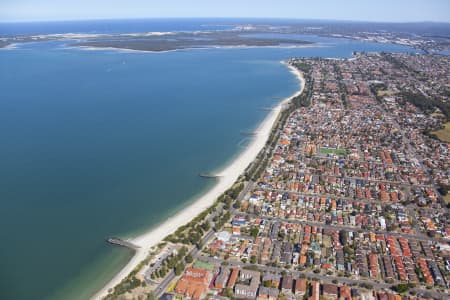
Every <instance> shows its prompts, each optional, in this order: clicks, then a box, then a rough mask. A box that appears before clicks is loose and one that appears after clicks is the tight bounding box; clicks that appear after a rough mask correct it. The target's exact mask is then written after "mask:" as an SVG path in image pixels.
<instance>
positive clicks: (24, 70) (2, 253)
mask: <svg viewBox="0 0 450 300" xmlns="http://www.w3.org/2000/svg"><path fill="white" fill-rule="evenodd" d="M321 42H322V43H323V41H321ZM355 50H358V51H407V50H408V49H407V48H403V47H399V46H392V45H379V44H370V43H359V42H352V41H342V42H336V41H335V40H330V41H329V43H326V44H323V45H322V46H321V47H310V48H299V49H280V48H264V49H256V48H254V49H211V50H190V51H177V52H168V53H154V54H151V53H135V52H133V53H132V52H120V51H84V50H78V49H68V48H65V47H64V46H63V45H62V44H61V43H39V44H29V45H25V46H22V47H19V48H18V49H15V50H2V51H0V87H1V98H0V137H1V139H2V145H1V147H0V182H1V188H0V203H1V205H2V209H1V210H0V239H1V241H2V243H1V245H2V246H1V247H0V296H1V298H2V299H30V298H33V299H45V298H54V299H61V298H64V299H85V298H86V297H88V295H90V294H92V293H93V292H95V290H96V289H97V288H99V287H101V286H102V285H103V284H104V283H105V282H107V281H108V280H109V279H110V278H111V277H112V276H113V275H114V273H115V272H116V271H117V270H118V269H120V267H121V266H123V265H124V264H125V262H126V261H127V259H129V255H130V253H128V252H127V251H125V250H122V249H117V248H114V247H111V246H108V245H107V244H106V243H105V242H104V239H105V238H106V237H108V236H121V237H129V236H134V235H136V234H138V233H140V232H143V231H145V230H147V229H149V228H151V227H152V226H154V225H155V224H158V223H159V222H161V221H163V220H164V219H166V218H167V217H168V216H170V215H172V214H174V213H175V212H176V211H178V210H180V209H182V208H183V207H184V206H186V205H187V204H188V203H189V201H190V200H192V199H193V197H194V196H195V195H198V194H200V193H202V192H204V191H205V190H207V189H208V188H209V187H210V186H211V185H212V184H213V182H212V181H208V180H204V179H201V178H199V177H198V176H197V174H198V173H200V172H205V171H210V170H216V169H218V168H221V167H223V166H224V164H225V163H226V162H228V161H229V160H231V159H232V158H233V157H234V156H236V155H237V154H238V153H239V151H241V150H242V148H241V147H240V146H239V145H240V144H241V143H242V140H243V138H244V137H243V136H241V135H240V131H242V130H251V129H253V128H256V127H257V125H258V124H259V122H260V121H261V120H262V119H263V118H264V116H265V114H266V113H267V112H265V111H263V110H261V109H259V108H261V107H266V106H269V105H273V104H274V100H273V99H272V97H286V96H288V95H291V94H292V93H294V92H295V91H296V90H297V89H298V81H297V79H296V78H295V77H294V76H293V75H292V74H291V73H290V72H288V69H287V68H286V67H285V66H283V65H281V64H280V63H279V61H280V60H281V59H286V58H289V57H292V56H323V57H348V56H350V55H351V53H352V51H355Z"/></svg>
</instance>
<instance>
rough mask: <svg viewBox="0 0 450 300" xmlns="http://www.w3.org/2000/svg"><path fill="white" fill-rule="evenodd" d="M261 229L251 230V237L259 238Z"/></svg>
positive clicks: (253, 228)
mask: <svg viewBox="0 0 450 300" xmlns="http://www.w3.org/2000/svg"><path fill="white" fill-rule="evenodd" d="M258 233H259V229H258V228H257V227H252V229H251V230H250V235H251V236H252V237H253V238H254V239H256V238H257V237H258Z"/></svg>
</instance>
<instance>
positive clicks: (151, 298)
mask: <svg viewBox="0 0 450 300" xmlns="http://www.w3.org/2000/svg"><path fill="white" fill-rule="evenodd" d="M156 299H158V298H156V296H155V294H154V293H153V291H151V292H150V293H149V294H148V295H147V300H156Z"/></svg>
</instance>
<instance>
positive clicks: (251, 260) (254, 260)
mask: <svg viewBox="0 0 450 300" xmlns="http://www.w3.org/2000/svg"><path fill="white" fill-rule="evenodd" d="M250 263H252V264H256V263H257V261H256V256H255V255H252V257H250Z"/></svg>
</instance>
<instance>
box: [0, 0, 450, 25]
mask: <svg viewBox="0 0 450 300" xmlns="http://www.w3.org/2000/svg"><path fill="white" fill-rule="evenodd" d="M36 2H37V1H35V0H2V1H1V3H0V21H1V22H20V21H52V20H84V19H133V18H197V17H198V18H214V17H220V18H235V17H236V18H247V17H248V18H287V19H318V20H320V19H322V20H342V21H344V20H348V21H371V22H421V21H432V22H450V13H449V12H450V1H448V0H427V1H425V0H395V1H392V0H378V1H367V0H346V1H334V0H316V1H302V0H282V1H277V2H274V1H269V0H246V1H242V0H241V1H239V0H228V1H226V2H225V1H223V2H218V1H210V0H209V1H208V0H194V1H183V0H165V1H162V0H155V1H150V0H129V1H119V0H96V1H90V0H78V1H73V0H41V1H39V2H38V4H37V3H36ZM344 3H345V4H344Z"/></svg>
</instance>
